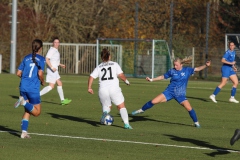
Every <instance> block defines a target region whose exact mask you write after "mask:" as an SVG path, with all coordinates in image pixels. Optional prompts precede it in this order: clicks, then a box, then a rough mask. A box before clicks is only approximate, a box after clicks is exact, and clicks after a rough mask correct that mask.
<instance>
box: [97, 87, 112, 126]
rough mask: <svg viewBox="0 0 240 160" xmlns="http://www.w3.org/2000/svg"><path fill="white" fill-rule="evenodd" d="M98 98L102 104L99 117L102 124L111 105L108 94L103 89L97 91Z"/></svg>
mask: <svg viewBox="0 0 240 160" xmlns="http://www.w3.org/2000/svg"><path fill="white" fill-rule="evenodd" d="M98 97H99V100H100V102H101V104H102V116H101V119H100V123H101V124H104V119H105V117H106V116H107V114H108V113H110V111H111V106H112V103H111V99H110V95H109V92H108V90H107V89H105V88H104V89H99V91H98Z"/></svg>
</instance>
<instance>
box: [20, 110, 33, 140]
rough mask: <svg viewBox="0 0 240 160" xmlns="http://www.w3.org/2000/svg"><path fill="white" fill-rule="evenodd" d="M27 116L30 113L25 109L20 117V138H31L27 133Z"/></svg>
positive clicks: (28, 116)
mask: <svg viewBox="0 0 240 160" xmlns="http://www.w3.org/2000/svg"><path fill="white" fill-rule="evenodd" d="M29 118H30V113H29V112H28V111H25V113H24V114H23V117H22V121H21V130H22V133H21V136H20V137H21V138H31V137H30V136H29V135H28V132H27V131H28V125H29Z"/></svg>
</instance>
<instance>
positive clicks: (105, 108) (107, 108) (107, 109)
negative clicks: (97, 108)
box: [102, 107, 111, 113]
mask: <svg viewBox="0 0 240 160" xmlns="http://www.w3.org/2000/svg"><path fill="white" fill-rule="evenodd" d="M102 111H103V112H107V113H109V112H110V111H111V109H110V107H103V109H102Z"/></svg>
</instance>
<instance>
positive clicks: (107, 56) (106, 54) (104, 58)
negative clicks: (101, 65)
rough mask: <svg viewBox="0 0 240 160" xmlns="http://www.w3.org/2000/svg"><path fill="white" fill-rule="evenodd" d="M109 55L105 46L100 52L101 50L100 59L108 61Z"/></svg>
mask: <svg viewBox="0 0 240 160" xmlns="http://www.w3.org/2000/svg"><path fill="white" fill-rule="evenodd" d="M109 56H110V52H109V51H108V50H107V49H106V48H104V49H103V50H102V52H101V59H102V60H103V61H108V60H109Z"/></svg>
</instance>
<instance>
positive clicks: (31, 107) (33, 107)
mask: <svg viewBox="0 0 240 160" xmlns="http://www.w3.org/2000/svg"><path fill="white" fill-rule="evenodd" d="M21 95H22V99H21V101H20V104H21V105H22V106H24V108H25V110H26V111H27V112H29V113H31V114H32V115H33V116H35V117H37V116H39V115H40V114H41V99H40V94H39V92H38V93H32V92H21Z"/></svg>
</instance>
